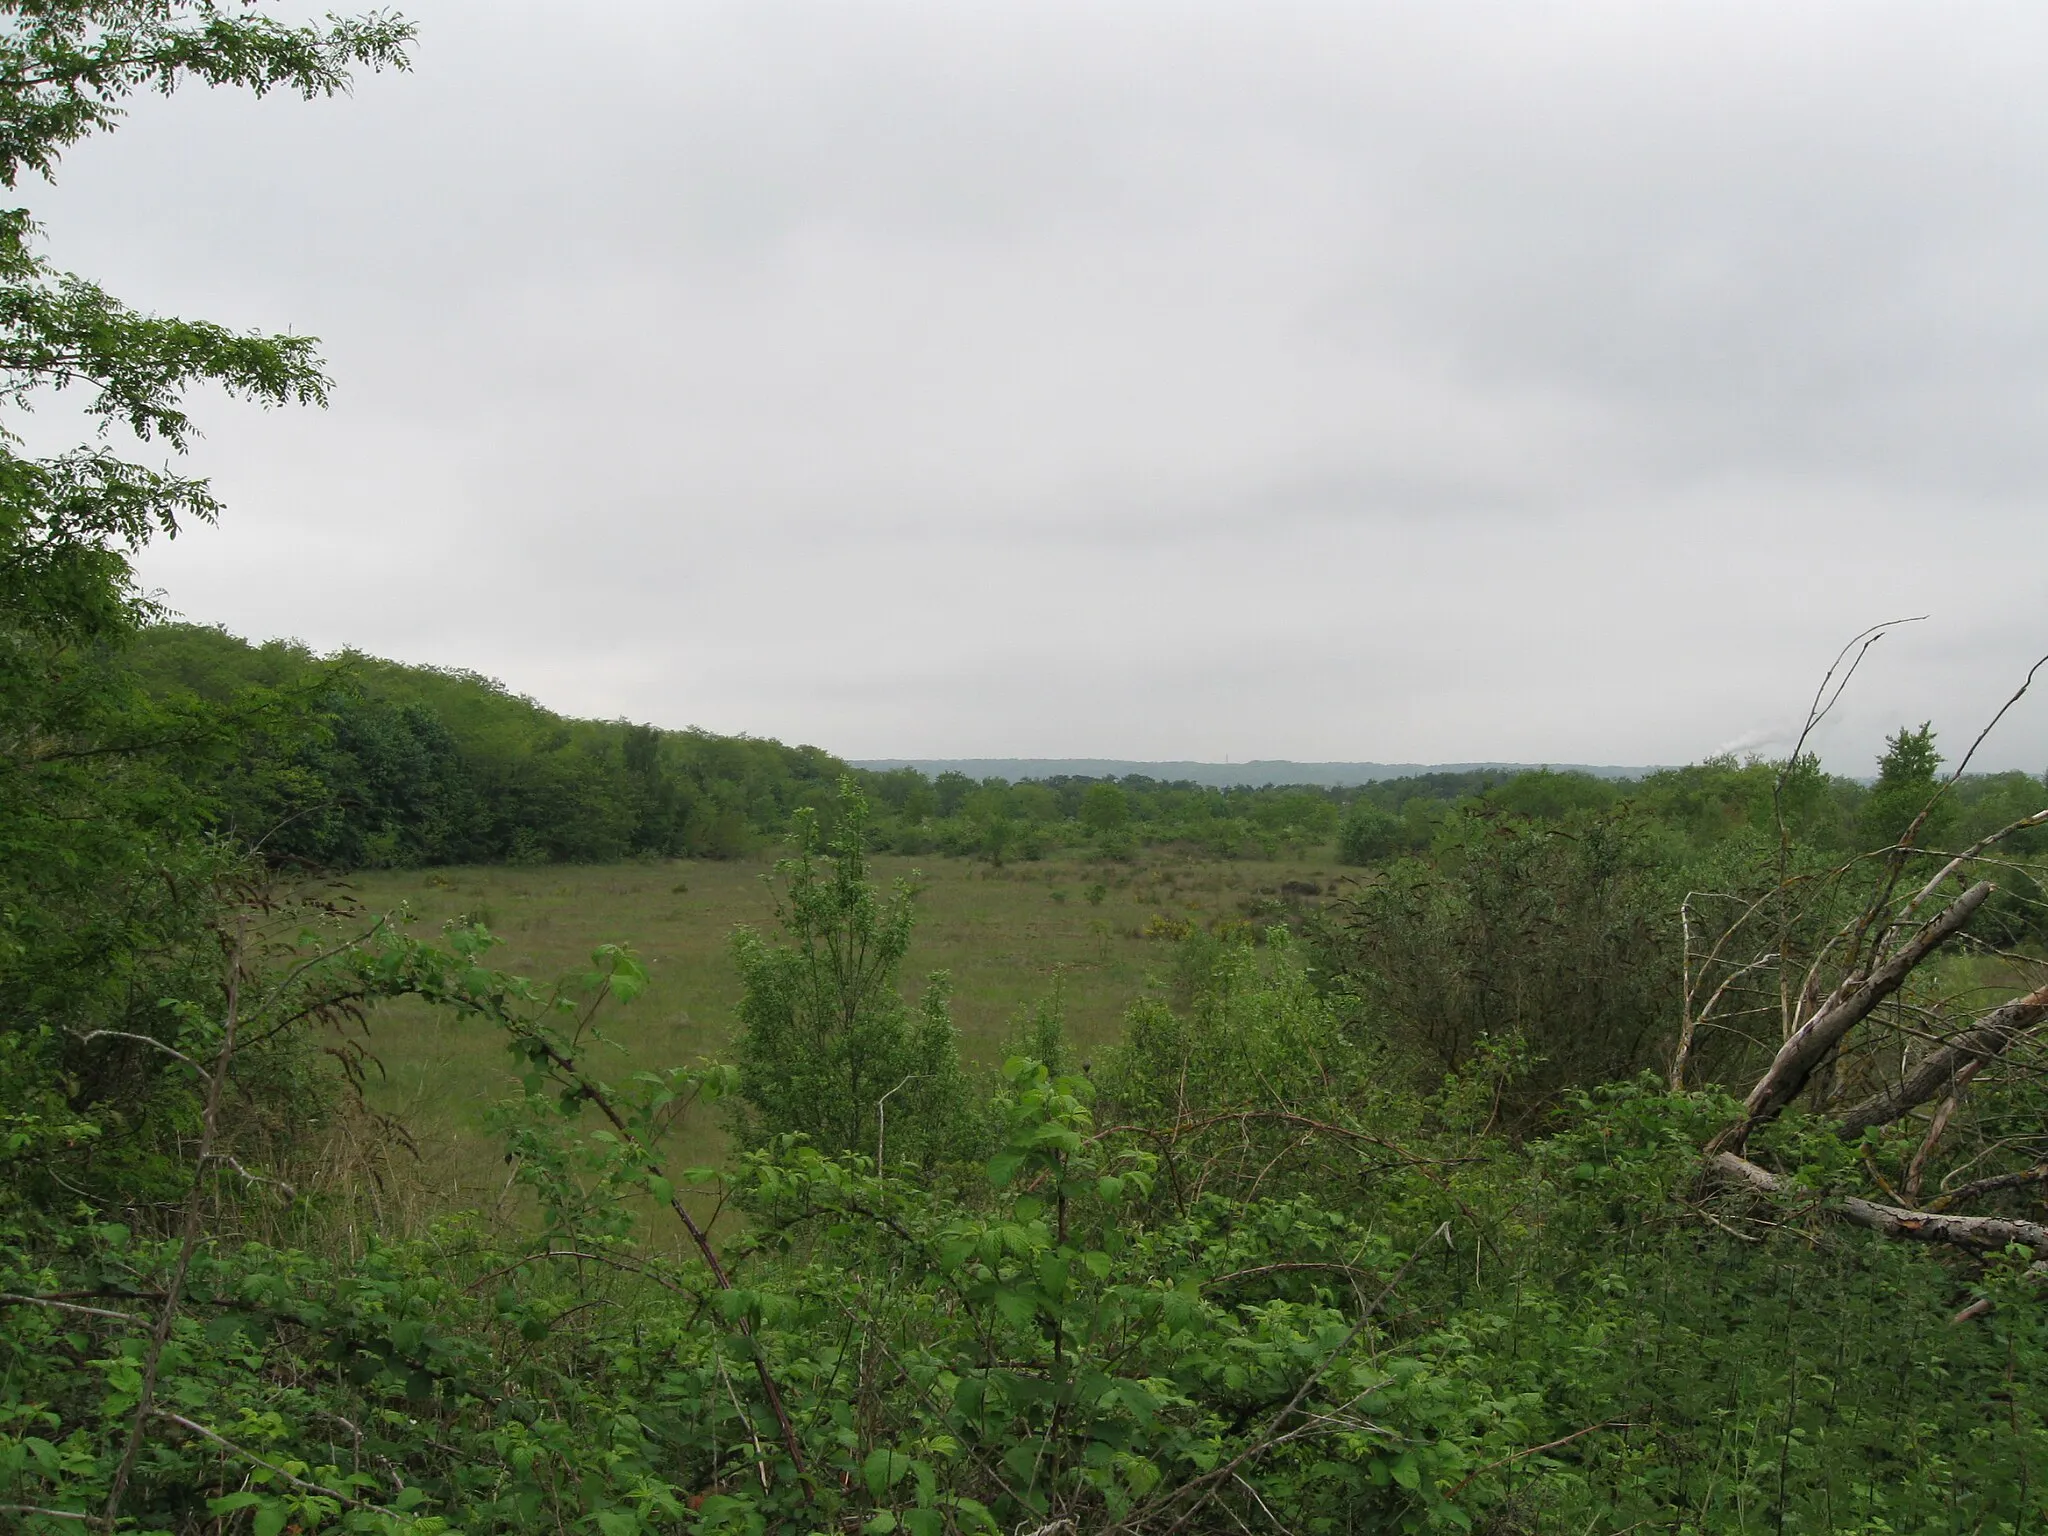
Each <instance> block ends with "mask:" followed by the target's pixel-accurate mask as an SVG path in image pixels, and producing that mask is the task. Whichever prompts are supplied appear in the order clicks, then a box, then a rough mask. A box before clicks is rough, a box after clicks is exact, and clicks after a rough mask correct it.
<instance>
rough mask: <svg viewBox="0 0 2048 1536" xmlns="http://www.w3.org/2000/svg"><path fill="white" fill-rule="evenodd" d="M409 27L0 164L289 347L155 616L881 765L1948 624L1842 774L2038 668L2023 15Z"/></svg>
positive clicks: (1590, 713) (1724, 670)
mask: <svg viewBox="0 0 2048 1536" xmlns="http://www.w3.org/2000/svg"><path fill="white" fill-rule="evenodd" d="M414 10H415V11H416V13H417V14H418V16H419V18H420V20H421V21H422V23H423V33H424V37H423V43H422V48H421V53H420V68H419V70H418V72H417V73H416V74H414V75H412V76H409V77H398V78H389V79H379V80H372V81H367V82H365V83H364V84H363V86H362V87H361V89H360V90H359V92H358V94H357V96H356V98H355V99H354V100H352V101H347V102H341V103H334V104H328V105H320V106H315V107H305V106H301V105H298V104H295V103H294V104H287V103H281V102H269V103H260V104H257V103H249V102H245V101H238V100H235V99H232V98H228V97H221V96H216V97H204V96H192V97H186V98H180V99H178V100H175V101H173V102H170V103H159V102H155V101H144V102H139V103H137V107H136V112H135V121H134V126H133V128H132V129H131V130H130V131H128V132H124V133H123V134H120V135H117V136H115V137H114V138H112V139H110V140H107V141H105V142H102V143H96V144H93V145H90V146H87V147H85V148H83V149H81V150H80V151H79V152H78V153H76V154H75V155H74V156H73V158H72V160H71V161H70V163H69V164H68V165H67V166H66V169H65V177H64V182H63V185H62V186H61V187H60V188H58V189H57V190H56V191H55V192H53V193H40V192H38V193H36V194H34V200H35V202H36V204H37V207H38V209H39V211H40V213H41V214H42V215H43V217H45V219H46V220H47V222H48V223H49V225H50V228H51V232H52V237H53V244H54V248H55V250H56V252H57V254H58V255H59V256H60V258H62V259H64V260H66V261H68V262H71V263H73V264H75V265H77V266H78V267H80V268H81V269H83V270H86V271H89V272H92V273H94V274H95V275H99V276H102V277H104V278H105V279H106V280H107V281H109V283H110V284H111V285H112V286H114V287H115V288H116V290H117V291H119V292H122V293H124V294H126V295H128V296H130V297H132V298H133V299H135V300H136V301H138V302H143V303H147V304H150V305H154V306H157V307H161V308H165V309H175V310H179V311H183V312H191V313H198V314H206V315H213V316H217V317H220V318H225V319H229V320H232V321H235V322H236V323H241V324H251V325H257V324H261V325H269V326H283V325H291V326H294V327H296V328H298V329H301V330H305V331H311V332H315V333H318V334H320V335H321V336H323V337H324V338H325V339H326V344H327V347H328V350H329V352H330V355H331V357H332V359H333V362H334V365H335V368H336V371H337V374H338V375H339V378H340V382H341V388H340V391H339V393H338V394H337V397H336V404H335V407H334V409H333V410H332V411H331V412H330V413H327V414H326V415H324V416H320V417H311V418H296V419H294V418H289V417H278V416H268V417H266V416H260V415H257V414H255V413H246V412H241V411H238V410H233V409H228V410H223V411H220V412H217V413H214V414H212V415H210V416H209V417H208V418H207V419H209V420H210V421H212V422H213V423H214V424H215V425H214V426H213V429H212V436H211V438H210V439H209V441H208V442H207V443H206V444H205V445H204V446H203V448H202V450H201V453H200V459H201V461H202V464H203V467H205V468H208V469H210V470H212V471H213V472H214V473H216V475H217V476H218V478H219V481H220V484H221V487H222V489H223V490H224V491H225V492H226V493H227V494H228V495H229V496H230V497H231V499H232V503H233V505H232V510H231V514H230V518H229V521H228V524H227V525H226V527H224V528H223V529H222V530H221V531H219V532H217V533H211V532H209V533H198V534H194V535H192V536H191V537H189V538H186V539H182V540H180V541H179V542H178V543H177V544H176V545H174V546H171V547H169V548H167V549H165V550H162V551H160V552H157V553H155V554H153V555H152V556H151V557H150V560H149V562H148V567H147V570H148V574H149V576H150V579H151V580H153V581H155V582H157V583H159V584H160V585H162V586H163V587H164V588H165V589H166V590H167V592H168V593H169V594H170V595H171V597H172V599H173V601H175V602H176V603H178V605H179V606H181V607H182V608H184V609H185V610H186V611H187V612H188V613H191V614H193V615H194V616H196V617H204V618H218V619H221V620H223V621H225V622H227V623H229V624H230V625H232V626H235V627H238V628H242V629H246V630H250V631H256V632H264V633H270V632H278V631H289V632H295V633H299V634H302V635H304V636H305V637H306V638H307V639H309V640H311V641H314V642H315V643H319V644H326V645H333V644H340V643H343V642H353V643H357V644H360V645H363V646H365V647H368V648H371V649H381V650H386V651H391V652H395V653H398V654H401V655H405V656H409V657H417V658H420V659H426V660H434V661H439V662H447V663H458V664H464V665H472V666H477V667H480V668H482V669H483V670H486V671H490V672H494V673H497V674H499V675H502V676H504V677H506V678H507V680H508V681H510V682H512V683H514V684H515V685H516V686H519V687H521V688H523V689H526V690H528V691H531V692H534V693H536V694H538V695H540V696H542V697H543V698H545V699H547V700H548V701H549V702H551V703H553V704H555V705H557V706H558V707H561V708H564V709H571V710H579V711H592V712H600V713H612V712H621V713H627V714H631V715H634V716H637V717H642V718H651V719H655V720H658V721H662V722H664V723H669V724H682V723H686V722H691V721H697V722H701V723H704V724H706V725H711V726H714V727H717V728H720V729H728V730H742V729H744V730H752V731H757V732H763V733H775V734H781V735H786V736H791V737H796V738H802V739H808V740H814V741H817V742H819V743H821V744H823V745H827V746H829V747H832V748H834V749H835V750H840V751H843V752H846V753H848V754H850V755H856V756H887V755H897V756H902V755H917V754H924V755H937V756H962V755H989V754H998V755H1001V754H1009V755H1016V754H1029V755H1071V754H1097V755H1105V754H1106V755H1117V756H1128V757H1144V756H1155V757H1187V756H1193V755H1201V754H1212V755H1221V754H1222V753H1225V752H1228V753H1231V754H1232V755H1236V756H1266V757H1275V756H1288V757H1294V758H1299V759H1340V758H1341V759H1394V760H1417V759H1425V758H1441V759H1488V758H1491V759H1503V758H1505V759H1519V760H1544V759H1550V760H1557V761H1587V760H1595V759H1604V760H1608V761H1620V762H1644V761H1672V760H1680V759H1684V758H1690V757H1695V756H1698V755H1700V754H1702V753H1705V752H1708V751H1711V750H1713V749H1715V748H1716V747H1717V746H1720V745H1721V744H1723V743H1727V742H1730V741H1738V740H1749V739H1751V737H1752V736H1754V735H1755V733H1757V732H1759V731H1763V730H1765V729H1766V728H1767V727H1769V726H1770V723H1771V722H1776V721H1779V720H1781V719H1782V718H1784V717H1786V716H1787V715H1788V714H1792V713H1796V712H1797V710H1798V709H1799V708H1801V707H1803V702H1804V699H1805V697H1806V696H1807V694H1808V693H1810V691H1811V687H1812V682H1813V677H1814V674H1815V673H1816V671H1817V669H1818V668H1819V667H1820V666H1822V665H1824V664H1825V661H1826V658H1827V657H1828V656H1830V655H1832V654H1833V651H1834V649H1835V647H1836V646H1838V645H1839V644H1840V642H1841V640H1842V639H1843V638H1844V637H1846V635H1848V634H1849V633H1852V632H1854V631H1855V630H1857V629H1860V628H1861V627H1863V626H1864V625H1865V624H1866V623H1869V622H1871V621H1872V620H1873V619H1875V618H1880V617H1886V616H1889V615H1891V614H1893V613H1896V612H1907V611H1915V612H1917V611H1922V610H1925V611H1929V612H1931V613H1932V614H1933V615H1934V618H1933V620H1932V621H1930V623H1929V624H1927V625H1924V626H1920V628H1919V631H1918V632H1917V633H1915V634H1913V635H1911V636H1902V637H1899V639H1898V640H1897V641H1896V642H1895V643H1892V644H1890V645H1889V646H1888V647H1887V649H1886V651H1885V653H1884V655H1883V656H1882V657H1881V658H1879V659H1878V660H1877V661H1876V662H1875V663H1874V664H1873V668H1872V671H1871V674H1870V676H1869V678H1868V679H1867V680H1865V681H1863V682H1861V683H1859V685H1858V691H1857V693H1856V694H1854V695H1852V699H1851V702H1850V704H1849V705H1847V706H1845V708H1844V711H1843V713H1842V716H1841V718H1840V719H1839V720H1838V721H1834V722H1831V723H1830V727H1829V731H1830V734H1829V735H1828V736H1827V737H1826V739H1825V741H1824V742H1823V747H1824V749H1825V750H1826V751H1828V752H1829V753H1830V754H1831V756H1832V757H1834V758H1837V759H1839V760H1840V762H1841V763H1842V765H1843V766H1845V767H1850V768H1858V769H1860V768H1861V767H1863V766H1864V765H1866V764H1867V762H1868V760H1869V758H1870V756H1871V755H1872V753H1873V752H1874V751H1875V750H1876V749H1877V746H1878V744H1879V743H1880V741H1881V737H1882V734H1883V731H1884V730H1885V729H1886V728H1887V727H1889V726H1892V725H1896V724H1897V722H1898V721H1899V720H1900V719H1907V718H1910V719H1912V720H1915V721H1917V720H1919V719H1921V718H1933V719H1935V720H1936V722H1937V724H1938V725H1940V726H1941V727H1942V729H1943V731H1944V739H1945V740H1950V741H1954V740H1956V739H1957V738H1962V737H1966V736H1967V735H1968V734H1970V733H1972V732H1973V731H1974V729H1975V727H1976V725H1977V723H1978V722H1979V720H1980V719H1981V718H1982V716H1983V714H1984V713H1985V712H1987V711H1988V710H1989V709H1992V708H1995V707H1996V704H1997V702H1998V700H1999V699H2000V698H2002V697H2003V694H2002V693H2001V692H2000V690H2001V689H2004V688H2008V687H2009V685H2010V679H2011V678H2012V677H2014V676H2016V675H2017V674H2018V673H2019V672H2023V671H2024V668H2025V665H2026V663H2027V662H2028V661H2030V660H2031V659H2032V656H2033V654H2034V653H2035V652H2036V651H2037V650H2043V649H2048V621H2044V620H2043V619H2042V617H2041V615H2042V613H2043V611H2044V602H2043V600H2044V598H2048V568H2044V567H2043V565H2042V563H2041V562H2040V561H2039V560H2038V559H2036V558H2033V557H2032V556H2031V555H2030V553H2028V552H2029V551H2030V549H2031V546H2032V545H2033V544H2034V543H2035V542H2036V541H2037V537H2038V534H2037V529H2038V527H2039V525H2040V522H2041V513H2040V511H2039V510H2038V506H2039V501H2040V495H2041V491H2042V489H2043V485H2044V479H2048V448H2044V445H2048V433H2044V432H2043V431H2042V424H2043V422H2042V416H2043V407H2044V405H2048V389H2044V382H2048V288H2044V286H2043V285H2042V284H2041V283H2040V281H2039V279H2038V273H2039V272H2041V271H2043V270H2048V205H2044V204H2043V202H2042V200H2041V198H2040V196H2039V194H2038V188H2039V187H2040V185H2041V184H2042V181H2043V171H2044V160H2048V116H2044V114H2043V113H2042V111H2041V109H2040V105H2039V100H2040V98H2039V91H2038V84H2037V82H2038V80H2039V78H2040V75H2041V72H2042V66H2043V65H2044V64H2048V16H2044V14H2043V13H2042V12H2040V11H2039V9H2038V8H2037V7H2034V6H2031V5H2018V4H2008V5H1998V4H1971V5H1964V6H1960V7H1944V8H1940V9H1939V10H1936V9H1933V8H1928V7H1921V6H1907V5H1902V4H1901V5H1886V4H1856V5H1849V4H1826V3H1812V4H1806V5H1802V6H1800V7H1797V8H1788V7H1781V6H1767V5H1762V4H1754V5H1744V4H1736V5H1728V4H1714V5H1707V4H1684V3H1674V4H1670V5H1662V6H1657V7H1641V6H1630V5H1621V4H1601V3H1591V0H1576V3H1562V0H1560V3H1556V4H1548V5H1542V6H1504V5H1476V4H1451V5H1439V6H1432V7H1414V6H1391V5H1343V6H1339V5H1333V4H1307V3H1284V4H1277V5H1267V6H1260V7H1246V6H1224V5H1220V4H1196V3H1185V4H1176V5H1170V6H1169V5H1165V4H1158V3H1153V4H1119V5H1112V6H1101V5H1093V6H1080V5H1063V4H1035V5H1029V6H1026V5H1021V4H1002V5H986V6H972V7H963V6H950V5H942V4H937V3H927V4H863V5H859V6H843V5H842V6H828V5H823V4H813V3H780V0H765V3H764V0H754V3H748V4H727V3H717V4H687V5H667V4H663V5H656V4H653V3H651V0H614V3H611V4H605V5H592V6H586V7H582V8H579V9H578V10H577V11H576V12H575V13H574V14H573V16H571V17H569V18H568V19H567V20H565V17H564V12H563V11H562V8H561V7H559V6H543V5H541V4H539V3H537V0H512V3H504V0H500V3H493V4H488V5H486V4H483V3H481V0H426V3H425V4H422V5H419V6H416V7H414ZM1994 696H1995V697H1994ZM1987 701H1988V702H1987ZM1756 739H1759V740H1762V739H1765V738H1763V737H1757V738H1756ZM1987 760H1988V761H1993V762H1995V763H1998V764H2005V763H2011V764H2017V765H2021V766H2027V767H2030V768H2033V769H2036V770H2038V769H2039V768H2040V767H2041V766H2042V765H2043V764H2044V763H2048V709H2044V708H2032V707H2023V708H2022V709H2021V710H2020V711H2017V712H2016V713H2015V716H2014V717H2013V719H2012V721H2011V722H2010V723H2009V725H2008V726H2007V727H2006V728H2005V729H2004V730H2003V731H2002V733H2001V736H2000V738H1999V741H1998V744H1997V745H1996V747H1995V749H1994V750H1993V751H1992V752H1991V753H1990V754H1989V756H1988V758H1987Z"/></svg>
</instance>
